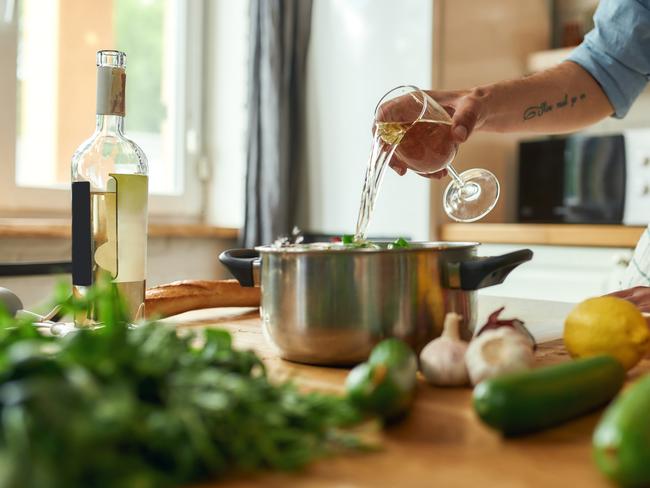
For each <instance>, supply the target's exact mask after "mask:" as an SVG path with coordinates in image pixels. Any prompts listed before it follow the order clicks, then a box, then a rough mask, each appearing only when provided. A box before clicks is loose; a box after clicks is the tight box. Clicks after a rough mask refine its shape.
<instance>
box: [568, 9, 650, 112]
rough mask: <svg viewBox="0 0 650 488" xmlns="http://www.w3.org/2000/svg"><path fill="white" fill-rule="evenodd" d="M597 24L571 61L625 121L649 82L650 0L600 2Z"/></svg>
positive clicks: (575, 51)
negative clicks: (583, 72)
mask: <svg viewBox="0 0 650 488" xmlns="http://www.w3.org/2000/svg"><path fill="white" fill-rule="evenodd" d="M594 23H595V27H594V29H593V30H592V31H591V32H589V33H588V34H587V35H586V36H585V39H584V41H583V42H582V44H580V46H578V47H577V48H576V49H575V50H574V51H573V52H572V53H571V54H570V55H569V57H568V61H573V62H574V63H577V64H579V65H580V66H582V67H583V68H584V69H585V70H587V71H588V72H589V73H590V74H591V76H593V77H594V79H595V80H596V81H597V82H598V83H599V84H600V86H601V87H602V89H603V91H604V92H605V94H606V95H607V97H608V98H609V101H610V102H611V104H612V105H613V106H614V111H615V112H614V116H615V117H617V118H623V117H625V115H626V114H627V112H628V110H629V109H630V106H631V105H632V103H633V102H634V100H635V99H636V98H637V97H638V96H639V94H640V93H641V92H642V91H643V89H644V88H645V86H646V84H647V83H648V79H649V78H650V0H601V2H600V4H599V6H598V9H597V10H596V14H595V16H594Z"/></svg>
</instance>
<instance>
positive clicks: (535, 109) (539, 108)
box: [524, 93, 587, 121]
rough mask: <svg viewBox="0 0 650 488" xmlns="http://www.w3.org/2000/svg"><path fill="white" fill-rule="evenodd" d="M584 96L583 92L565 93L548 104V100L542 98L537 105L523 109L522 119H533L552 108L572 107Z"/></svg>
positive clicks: (585, 96) (550, 110)
mask: <svg viewBox="0 0 650 488" xmlns="http://www.w3.org/2000/svg"><path fill="white" fill-rule="evenodd" d="M585 98H587V95H586V94H584V93H581V94H580V95H575V96H572V97H569V95H568V93H565V94H564V98H562V99H561V100H558V101H557V102H555V104H553V103H551V104H549V103H548V101H546V100H544V101H543V102H542V103H540V104H539V105H533V106H532V107H528V108H526V110H524V121H526V120H530V119H534V118H535V117H542V116H543V115H544V114H546V113H548V112H552V111H553V110H562V109H565V108H573V107H574V106H575V104H576V103H577V102H578V101H582V100H584V99H585Z"/></svg>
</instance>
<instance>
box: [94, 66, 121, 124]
mask: <svg viewBox="0 0 650 488" xmlns="http://www.w3.org/2000/svg"><path fill="white" fill-rule="evenodd" d="M125 89H126V71H125V70H124V68H113V67H110V66H98V67H97V115H120V116H122V117H124V105H125V100H124V94H125V93H126V91H125Z"/></svg>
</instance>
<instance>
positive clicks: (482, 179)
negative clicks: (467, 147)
mask: <svg viewBox="0 0 650 488" xmlns="http://www.w3.org/2000/svg"><path fill="white" fill-rule="evenodd" d="M460 178H461V180H463V186H461V187H459V186H458V185H457V184H456V182H455V181H454V180H452V181H451V183H449V185H448V186H447V189H446V190H445V195H444V197H443V204H444V207H445V212H446V213H447V215H449V217H451V218H452V219H454V220H455V221H457V222H475V221H477V220H480V219H482V218H483V217H485V216H486V215H487V214H489V213H490V211H491V210H492V209H493V208H494V206H495V205H496V203H497V201H498V200H499V193H500V187H499V180H497V178H496V176H494V175H493V174H492V173H491V172H489V171H488V170H486V169H476V168H475V169H468V170H467V171H464V172H463V173H461V174H460Z"/></svg>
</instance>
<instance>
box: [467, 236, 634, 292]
mask: <svg viewBox="0 0 650 488" xmlns="http://www.w3.org/2000/svg"><path fill="white" fill-rule="evenodd" d="M523 247H526V248H529V249H532V251H533V252H534V257H533V259H532V261H530V262H528V263H525V264H524V265H522V266H519V267H518V268H517V269H515V270H513V271H512V273H510V275H509V276H508V279H507V280H506V281H505V282H504V283H502V284H501V285H497V286H493V287H490V288H485V289H483V290H481V291H480V292H479V293H480V294H484V295H499V296H507V297H517V298H529V299H538V300H553V301H558V302H572V303H576V302H580V301H582V300H584V299H586V298H589V297H593V296H598V295H603V294H605V293H608V292H611V291H615V290H618V289H620V286H619V283H620V280H621V278H622V276H623V273H624V272H625V269H626V268H627V264H628V263H629V261H630V259H631V258H632V249H630V248H626V247H598V248H597V247H577V246H540V245H526V244H484V245H482V246H480V247H479V251H478V252H479V255H482V256H489V255H498V254H503V253H506V252H509V251H514V250H516V249H521V248H523Z"/></svg>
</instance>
